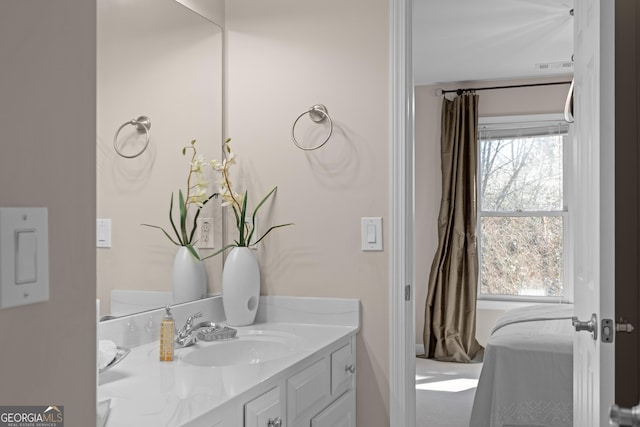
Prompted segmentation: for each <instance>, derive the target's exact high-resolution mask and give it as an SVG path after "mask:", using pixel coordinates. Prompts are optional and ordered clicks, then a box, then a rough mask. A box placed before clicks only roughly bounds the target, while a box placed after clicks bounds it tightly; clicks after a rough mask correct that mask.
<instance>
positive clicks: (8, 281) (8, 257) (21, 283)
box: [0, 208, 49, 308]
mask: <svg viewBox="0 0 640 427" xmlns="http://www.w3.org/2000/svg"><path fill="white" fill-rule="evenodd" d="M48 300H49V230H48V215H47V208H0V308H8V307H15V306H19V305H25V304H32V303H36V302H42V301H48Z"/></svg>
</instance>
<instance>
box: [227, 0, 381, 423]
mask: <svg viewBox="0 0 640 427" xmlns="http://www.w3.org/2000/svg"><path fill="white" fill-rule="evenodd" d="M226 30H227V32H226V37H227V42H228V49H227V52H228V53H227V54H228V64H227V76H228V84H227V90H228V94H227V95H228V96H227V99H228V105H227V112H228V114H227V119H228V128H227V129H228V132H227V133H228V136H229V137H231V138H233V141H232V144H233V145H232V147H233V148H234V150H236V151H237V153H238V165H236V166H234V168H235V169H234V171H233V173H234V174H236V175H235V176H236V178H234V182H237V184H238V185H239V186H240V187H239V188H242V187H243V186H244V185H247V186H248V187H249V189H250V197H253V198H252V199H251V200H252V201H253V203H254V204H255V203H256V201H257V200H258V197H261V196H262V195H263V194H265V193H266V192H267V191H268V190H270V189H271V188H272V187H273V186H275V185H277V186H278V193H277V195H276V197H275V198H274V199H273V200H272V201H271V203H270V204H269V205H268V206H266V207H265V210H264V213H265V215H264V216H262V217H260V227H262V228H263V229H265V228H266V227H267V226H268V225H270V224H279V223H284V222H294V223H295V225H294V226H293V227H288V228H284V229H279V230H276V231H275V232H274V233H273V235H271V236H269V237H268V238H267V239H266V240H265V243H264V245H263V248H262V249H260V250H259V251H258V257H259V261H260V266H261V269H262V280H263V283H262V293H263V294H267V295H294V296H319V297H324V296H326V297H345V298H359V299H360V300H361V302H362V330H361V332H360V334H359V336H358V340H357V343H358V344H357V345H358V347H357V352H358V358H357V363H358V376H357V381H358V384H357V386H358V398H357V399H358V402H357V408H358V409H357V411H358V412H357V416H358V425H362V426H372V427H376V426H387V425H388V424H389V378H388V370H389V369H388V364H389V357H388V355H389V348H388V345H389V344H388V343H389V325H388V323H389V313H388V305H389V303H388V295H389V290H388V281H389V277H388V276H389V265H388V264H389V263H388V258H389V254H388V252H387V251H386V250H385V251H384V252H362V251H361V249H360V218H361V217H366V216H381V217H384V220H383V222H384V221H387V219H388V211H389V194H388V191H389V190H388V188H389V184H388V183H389V170H388V163H389V108H390V107H389V71H388V70H389V53H388V52H389V4H388V2H387V1H386V0H373V1H372V0H354V1H349V2H344V1H340V0H327V1H323V2H291V1H285V0H270V1H268V2H265V1H262V0H232V1H228V2H227V4H226ZM316 103H322V104H325V105H326V106H327V108H328V110H329V114H330V115H331V117H332V118H333V121H334V126H335V128H334V133H333V136H332V138H331V140H330V141H329V142H328V143H327V144H326V145H325V146H324V147H322V148H321V149H319V150H316V151H311V152H305V151H302V150H300V149H298V148H296V147H295V146H294V144H293V143H292V141H291V137H290V134H291V126H292V124H293V121H294V120H295V119H296V117H297V116H298V115H300V114H301V113H303V112H304V111H306V109H308V108H309V107H310V106H311V105H313V104H316ZM314 131H315V132H314ZM326 131H327V129H326V127H325V126H324V125H315V126H312V125H311V124H310V121H309V120H308V119H307V118H306V117H304V118H303V119H301V120H300V123H299V129H298V133H297V135H299V138H300V139H301V140H302V142H303V143H309V144H311V143H313V142H318V140H319V139H320V138H323V137H324V134H323V132H326ZM384 228H385V232H386V231H387V230H388V228H386V223H385V227H384ZM385 234H386V233H385ZM230 237H233V236H230Z"/></svg>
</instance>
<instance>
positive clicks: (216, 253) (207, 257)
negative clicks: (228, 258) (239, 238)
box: [200, 245, 238, 261]
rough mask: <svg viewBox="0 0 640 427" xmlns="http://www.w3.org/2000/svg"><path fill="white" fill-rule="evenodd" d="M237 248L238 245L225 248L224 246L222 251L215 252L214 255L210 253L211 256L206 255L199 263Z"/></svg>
mask: <svg viewBox="0 0 640 427" xmlns="http://www.w3.org/2000/svg"><path fill="white" fill-rule="evenodd" d="M237 246H238V245H227V246H225V247H224V248H222V249H220V250H218V251H216V252H215V253H212V254H211V255H207V256H206V257H203V258H200V260H201V261H204V260H205V259H209V258H212V257H214V256H216V255H218V254H221V253H222V252H224V251H226V250H227V249H230V248H235V247H237Z"/></svg>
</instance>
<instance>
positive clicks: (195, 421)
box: [98, 296, 360, 427]
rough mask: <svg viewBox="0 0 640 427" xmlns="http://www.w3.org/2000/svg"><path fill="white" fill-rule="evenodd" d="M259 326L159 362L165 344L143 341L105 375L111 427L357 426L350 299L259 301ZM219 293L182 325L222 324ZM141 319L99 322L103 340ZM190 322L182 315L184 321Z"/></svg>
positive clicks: (180, 310) (195, 306) (118, 336)
mask: <svg viewBox="0 0 640 427" xmlns="http://www.w3.org/2000/svg"><path fill="white" fill-rule="evenodd" d="M260 307H261V308H259V310H258V315H257V316H256V321H255V322H254V323H253V324H252V325H248V326H243V327H238V331H237V334H236V337H235V339H234V340H229V341H220V342H211V343H209V342H202V343H200V342H198V343H197V344H196V345H194V346H191V347H188V348H182V349H178V350H176V358H175V360H174V361H173V362H168V363H167V362H160V361H159V360H158V343H157V342H155V341H154V342H148V343H144V342H137V343H135V344H134V345H135V346H134V347H133V348H132V349H131V351H130V352H129V355H128V356H127V358H126V359H124V360H123V361H122V362H120V363H118V364H117V365H116V366H114V367H113V368H111V369H110V370H109V371H108V372H104V373H102V374H100V376H99V387H98V402H108V404H109V406H110V411H109V418H108V419H107V423H106V427H130V426H133V425H136V426H159V425H162V426H171V427H336V426H344V427H349V426H355V422H356V404H355V401H356V377H355V375H356V336H357V333H358V331H359V326H360V320H359V319H360V303H359V301H358V300H351V299H325V298H298V297H281V296H273V297H265V296H263V297H260ZM218 309H219V310H222V302H221V298H220V297H212V298H211V299H209V300H201V301H195V302H190V303H185V304H184V305H178V306H175V313H174V316H176V318H177V319H179V318H184V319H186V318H187V317H188V316H189V315H191V314H193V313H197V312H204V313H208V314H205V316H208V317H209V318H212V319H216V318H217V317H216V316H217V314H216V313H217V311H216V310H218ZM159 314H161V313H159V312H158V313H155V312H152V313H151V314H149V313H147V314H144V313H141V314H138V315H133V316H130V317H124V318H118V319H113V320H110V321H108V322H103V323H101V324H100V330H99V336H100V339H108V340H111V341H114V342H123V338H124V336H123V334H122V331H124V330H126V329H127V328H128V327H129V323H131V322H135V323H136V324H137V325H139V326H140V327H143V326H142V325H147V324H148V323H149V322H150V316H153V315H156V316H157V315H159ZM180 316H182V317H180Z"/></svg>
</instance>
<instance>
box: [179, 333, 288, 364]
mask: <svg viewBox="0 0 640 427" xmlns="http://www.w3.org/2000/svg"><path fill="white" fill-rule="evenodd" d="M295 352H296V349H295V348H294V347H293V346H291V345H289V344H287V343H286V342H283V341H282V340H279V339H269V338H267V337H252V336H242V337H240V338H235V339H232V340H229V341H217V342H212V343H207V344H205V345H203V346H201V347H197V348H194V349H193V350H192V351H190V352H188V353H185V354H183V355H181V356H180V360H182V362H184V363H187V364H189V365H195V366H205V367H206V366H234V365H250V364H255V363H263V362H267V361H269V360H275V359H280V358H283V357H287V356H291V355H292V354H294V353H295Z"/></svg>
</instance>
